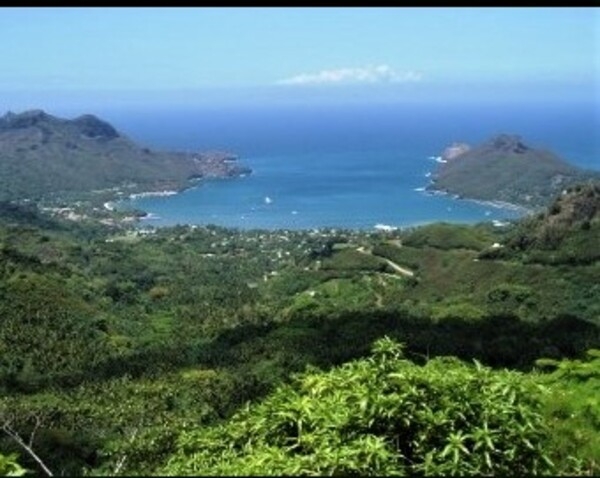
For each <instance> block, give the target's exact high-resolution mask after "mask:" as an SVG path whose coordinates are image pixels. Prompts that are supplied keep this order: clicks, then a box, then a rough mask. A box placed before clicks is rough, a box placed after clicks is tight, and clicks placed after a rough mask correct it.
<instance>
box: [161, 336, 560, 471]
mask: <svg viewBox="0 0 600 478" xmlns="http://www.w3.org/2000/svg"><path fill="white" fill-rule="evenodd" d="M542 392H543V390H542V389H540V388H539V387H538V386H537V385H536V384H535V383H533V382H532V381H531V380H530V379H528V378H527V377H526V376H523V375H521V374H518V373H515V372H507V371H498V372H494V371H492V370H490V369H488V368H485V367H483V366H481V365H479V364H478V363H476V364H475V365H474V366H469V365H466V364H463V363H460V362H458V361H456V360H454V359H443V358H440V359H434V360H431V361H429V362H427V363H426V364H425V365H423V366H417V365H415V364H413V363H411V362H409V361H408V360H405V359H404V358H402V349H401V347H400V346H399V345H398V344H396V343H394V342H393V341H391V340H389V339H382V340H380V341H378V342H377V343H376V344H375V346H374V353H373V355H372V356H371V357H370V358H368V359H364V360H359V361H355V362H350V363H347V364H345V365H343V366H341V367H339V368H335V369H333V370H331V371H330V372H326V373H323V372H308V373H305V374H303V375H301V376H299V377H297V378H296V379H295V381H294V382H293V383H291V384H289V385H286V386H283V387H281V388H279V389H277V391H275V393H273V394H272V395H271V396H269V397H268V398H267V399H266V400H265V401H263V402H262V403H260V404H256V405H254V406H249V407H246V408H245V409H243V410H242V411H240V412H238V413H237V414H236V415H235V416H234V417H233V418H232V419H231V420H230V421H229V422H227V423H226V424H223V425H220V426H217V427H213V428H209V429H202V430H193V431H189V432H184V433H183V434H182V435H181V437H180V439H179V442H178V452H177V454H176V455H175V456H174V457H173V458H171V459H170V460H169V462H168V464H167V465H166V467H165V468H164V469H162V470H161V472H162V473H167V474H185V475H240V474H275V475H278V474H285V475H298V474H311V475H329V474H355V473H358V474H375V475H388V474H399V475H405V474H415V473H417V474H421V473H422V474H426V475H429V474H437V475H439V474H452V475H456V474H458V475H465V474H468V475H472V474H476V475H481V474H532V473H533V474H537V473H544V472H552V471H553V470H554V469H555V468H554V465H553V464H552V462H551V461H550V460H549V458H548V456H547V455H546V453H545V451H544V448H545V445H546V443H547V441H548V439H549V429H548V428H547V426H546V424H545V423H544V421H543V417H542V416H541V415H540V413H539V408H540V394H541V393H542Z"/></svg>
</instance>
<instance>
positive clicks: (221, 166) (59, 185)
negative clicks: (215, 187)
mask: <svg viewBox="0 0 600 478" xmlns="http://www.w3.org/2000/svg"><path fill="white" fill-rule="evenodd" d="M235 159H236V158H235V157H234V156H232V155H229V154H226V153H219V152H215V153H195V154H194V153H181V152H160V151H152V150H150V149H148V148H144V147H141V146H139V145H137V144H135V143H134V142H133V141H131V140H130V139H129V138H127V137H126V136H124V135H123V134H121V133H119V132H118V131H117V130H116V129H115V128H113V127H112V126H111V125H110V124H108V123H106V122H104V121H102V120H100V119H98V118H96V117H95V116H93V115H83V116H80V117H78V118H76V119H74V120H66V119H61V118H57V117H54V116H52V115H49V114H47V113H45V112H43V111H40V110H32V111H27V112H24V113H21V114H14V113H7V114H6V115H4V116H3V117H1V118H0V200H12V199H21V198H32V199H36V198H40V197H44V196H47V195H49V194H52V193H61V192H68V191H73V192H83V191H91V190H95V189H104V188H111V187H118V186H122V185H125V184H132V183H134V184H136V185H137V186H138V187H139V188H143V189H158V188H166V187H169V188H181V187H184V186H186V185H187V184H188V183H189V181H190V180H192V179H196V178H200V177H210V176H213V177H215V176H216V177H224V176H235V175H238V174H241V173H248V172H249V170H248V169H247V168H244V167H240V166H238V165H237V164H236V163H235V161H234V160H235Z"/></svg>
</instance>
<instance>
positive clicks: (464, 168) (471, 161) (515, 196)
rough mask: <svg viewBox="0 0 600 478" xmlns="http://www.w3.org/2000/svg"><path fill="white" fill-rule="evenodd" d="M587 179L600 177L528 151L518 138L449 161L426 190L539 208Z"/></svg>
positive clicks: (541, 152)
mask: <svg viewBox="0 0 600 478" xmlns="http://www.w3.org/2000/svg"><path fill="white" fill-rule="evenodd" d="M592 178H597V179H598V178H600V174H599V173H597V172H593V171H584V170H581V169H579V168H577V167H575V166H573V165H571V164H569V163H568V162H566V161H565V160H563V159H561V158H559V157H558V156H557V155H556V154H554V153H552V152H550V151H546V150H542V149H536V148H532V147H530V146H527V145H525V144H524V143H523V141H522V139H521V138H520V137H519V136H515V135H499V136H497V137H494V138H492V139H490V140H488V141H486V142H485V143H483V144H481V145H479V146H476V147H473V148H470V149H466V148H465V150H464V151H463V152H461V153H460V154H457V155H455V156H451V157H449V158H448V159H447V160H446V162H445V163H444V164H441V165H440V167H439V168H438V169H437V171H436V172H435V174H434V176H433V182H432V184H431V185H430V186H429V189H431V190H438V191H446V192H449V193H451V194H457V195H459V196H461V197H464V198H470V199H479V200H486V201H504V202H509V203H513V204H518V205H521V206H524V207H527V208H539V207H540V206H547V205H548V204H549V202H550V201H551V200H552V198H554V197H555V196H556V195H557V194H558V193H560V192H561V191H562V190H563V189H566V188H567V187H568V186H570V185H573V184H575V183H580V182H583V181H586V180H587V179H592Z"/></svg>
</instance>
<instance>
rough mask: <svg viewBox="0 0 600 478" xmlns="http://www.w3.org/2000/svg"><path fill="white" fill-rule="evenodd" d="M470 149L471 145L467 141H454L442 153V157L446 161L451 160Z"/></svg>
mask: <svg viewBox="0 0 600 478" xmlns="http://www.w3.org/2000/svg"><path fill="white" fill-rule="evenodd" d="M470 149H471V147H470V146H469V145H468V144H467V143H452V144H451V145H450V146H448V147H447V148H446V149H445V150H444V152H443V153H442V159H443V160H444V161H451V160H452V159H454V158H456V157H458V156H460V155H461V154H464V153H466V152H467V151H469V150H470Z"/></svg>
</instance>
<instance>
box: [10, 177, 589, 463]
mask: <svg viewBox="0 0 600 478" xmlns="http://www.w3.org/2000/svg"><path fill="white" fill-rule="evenodd" d="M597 199H598V190H597V188H595V187H591V186H582V187H574V188H573V189H572V190H571V191H570V192H568V193H567V194H565V195H564V196H562V197H561V199H560V200H559V204H560V205H561V208H560V211H558V210H557V209H556V208H550V209H549V210H548V211H546V212H545V213H543V214H540V215H539V216H537V217H533V218H530V219H528V220H525V221H521V222H519V223H517V224H515V225H511V226H508V227H506V228H496V227H493V226H492V225H489V224H480V225H477V226H472V227H471V226H462V225H459V226H454V225H451V224H435V225H430V226H426V227H423V228H415V229H411V230H406V231H391V232H379V233H372V232H366V231H347V230H320V231H286V230H280V231H263V230H253V231H237V230H230V229H225V228H221V227H216V226H202V227H192V226H177V227H172V228H162V229H158V230H152V229H149V230H146V229H144V230H135V229H129V230H126V229H115V228H110V227H107V226H103V225H102V224H88V223H84V222H71V221H67V220H59V219H52V218H49V217H47V216H46V215H45V214H43V213H41V212H40V211H38V209H37V208H36V207H35V206H34V205H33V204H30V205H25V206H23V205H14V204H6V203H4V204H1V203H0V317H2V321H1V323H0V351H1V353H0V425H1V427H0V470H5V471H6V470H8V471H7V472H11V470H12V471H15V472H18V471H19V470H21V468H19V466H18V465H20V466H22V467H23V468H25V469H27V470H30V471H29V472H30V473H36V474H43V473H44V471H43V467H42V465H41V464H40V461H41V463H43V464H44V466H46V467H47V468H48V469H49V470H51V471H52V473H54V474H55V475H60V474H67V475H81V474H92V475H101V474H108V475H136V474H143V475H164V474H192V475H197V474H225V473H227V474H248V473H255V474H326V473H330V472H331V473H333V472H336V473H360V474H386V473H390V474H391V473H399V474H401V473H432V474H450V473H459V474H463V475H480V474H535V473H542V472H545V473H552V474H567V475H573V474H580V475H585V474H587V475H590V474H591V475H593V474H598V473H599V472H600V469H599V468H598V464H599V463H600V457H599V456H598V449H599V448H598V446H597V444H598V443H600V420H599V418H600V417H599V416H598V403H597V397H598V393H599V389H598V360H597V357H596V355H594V354H597V352H594V351H593V349H598V348H599V347H600V300H599V297H600V289H599V288H598V287H599V286H598V284H600V261H599V260H598V257H597V256H595V255H593V254H588V253H587V252H586V251H584V250H582V251H581V252H580V254H581V255H577V256H576V257H575V260H556V258H557V257H563V256H564V257H571V254H572V252H570V251H572V249H571V248H572V247H574V246H572V245H573V244H574V243H573V242H572V241H579V242H577V244H579V243H583V242H585V243H586V244H590V245H591V244H597V241H598V229H597V228H596V226H597V220H598V208H597ZM587 222H589V225H585V224H587ZM551 224H560V228H561V230H563V231H565V232H564V236H563V238H562V239H561V240H560V241H556V242H554V243H552V244H551V245H548V244H545V243H544V244H542V243H538V239H537V237H538V235H539V234H540V231H542V230H544V228H545V227H549V225H551ZM575 238H576V239H575ZM500 251H501V252H500ZM565 251H569V252H565ZM565 254H566V255H565ZM553 258H554V259H553ZM386 336H387V337H388V339H385V340H383V341H381V339H382V338H384V337H386ZM397 343H402V344H403V346H402V347H399V346H398V345H397ZM586 351H590V353H589V354H588V355H586ZM371 352H373V353H371ZM444 357H445V358H444ZM450 357H453V358H450ZM594 357H596V358H594ZM542 358H545V360H542V361H539V359H542ZM474 360H477V362H478V363H479V364H477V363H475V362H474ZM297 374H301V375H297ZM486 424H487V425H486ZM19 437H20V438H21V439H23V440H27V442H23V443H29V440H30V437H32V438H31V442H30V446H29V448H25V447H23V445H22V442H19V440H18V438H19ZM488 440H489V441H488ZM490 443H491V445H490ZM32 453H34V454H35V456H34V455H33V454H32ZM15 457H16V458H15ZM15 461H16V463H15ZM17 464H18V465H17Z"/></svg>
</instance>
